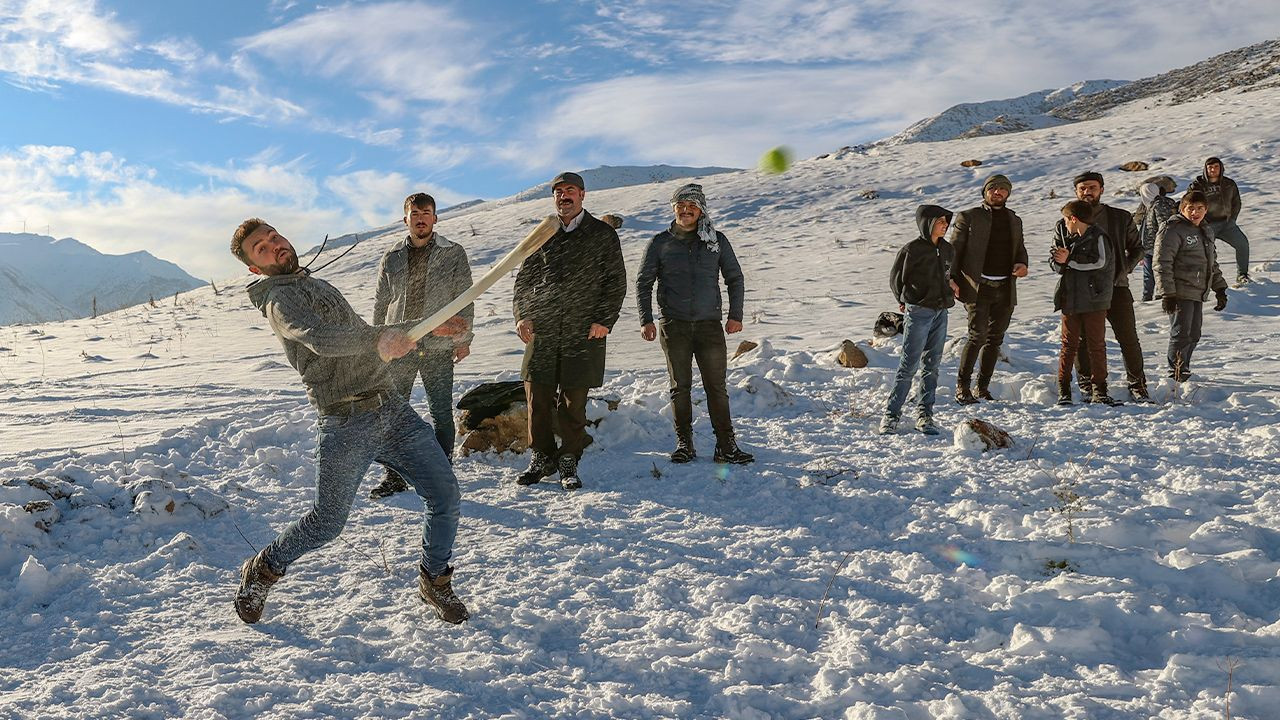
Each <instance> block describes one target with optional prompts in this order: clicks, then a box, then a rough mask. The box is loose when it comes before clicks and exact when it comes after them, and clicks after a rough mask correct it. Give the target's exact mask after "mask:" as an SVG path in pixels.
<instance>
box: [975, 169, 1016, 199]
mask: <svg viewBox="0 0 1280 720" xmlns="http://www.w3.org/2000/svg"><path fill="white" fill-rule="evenodd" d="M993 187H997V188H1004V189H1005V190H1007V191H1008V190H1013V183H1011V182H1009V178H1007V177H1005V176H1004V175H1001V174H999V173H996V174H995V175H992V176H991V177H989V178H987V181H986V182H984V183H982V194H983V195H986V194H987V189H988V188H993Z"/></svg>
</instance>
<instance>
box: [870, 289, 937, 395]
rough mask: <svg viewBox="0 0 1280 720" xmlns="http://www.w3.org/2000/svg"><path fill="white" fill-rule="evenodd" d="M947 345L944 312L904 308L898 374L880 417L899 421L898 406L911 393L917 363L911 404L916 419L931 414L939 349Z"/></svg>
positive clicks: (921, 306) (921, 307)
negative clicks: (916, 385)
mask: <svg viewBox="0 0 1280 720" xmlns="http://www.w3.org/2000/svg"><path fill="white" fill-rule="evenodd" d="M946 341H947V310H946V309H945V308H943V309H941V310H935V309H934V308H928V307H924V306H923V305H908V306H907V311H906V312H905V313H903V326H902V358H901V359H900V360H899V361H898V374H897V375H895V376H894V382H893V392H891V393H889V405H888V406H887V407H886V408H885V409H884V414H885V415H889V416H891V417H895V418H896V417H899V416H900V415H901V414H902V405H903V403H905V402H906V400H907V391H908V390H910V389H911V378H912V377H914V376H915V374H916V368H917V367H918V366H919V365H920V361H921V360H922V359H923V360H924V368H923V369H922V370H921V371H920V389H919V390H918V391H917V393H916V395H915V397H914V398H913V401H914V402H915V404H916V405H917V406H918V407H919V410H918V413H919V414H920V415H932V414H933V400H934V396H936V395H937V391H938V363H939V362H941V361H942V346H943V344H944V343H946Z"/></svg>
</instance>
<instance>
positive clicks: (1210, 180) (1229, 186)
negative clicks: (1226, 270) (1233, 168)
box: [1187, 157, 1250, 286]
mask: <svg viewBox="0 0 1280 720" xmlns="http://www.w3.org/2000/svg"><path fill="white" fill-rule="evenodd" d="M1223 170H1225V168H1224V167H1223V166H1222V159H1221V158H1216V157H1211V158H1209V159H1208V160H1205V161H1204V174H1203V175H1199V176H1197V177H1196V179H1195V180H1192V181H1191V186H1190V187H1189V188H1187V189H1188V190H1199V191H1200V192H1202V193H1204V195H1205V197H1206V198H1208V199H1209V215H1208V217H1206V218H1205V220H1207V221H1208V222H1209V225H1210V226H1211V227H1212V228H1213V234H1214V237H1216V238H1217V239H1219V240H1221V241H1222V242H1224V243H1226V244H1228V245H1230V246H1231V247H1232V248H1234V249H1235V251H1236V285H1237V286H1239V285H1244V284H1246V283H1248V282H1249V281H1250V280H1249V238H1248V237H1246V236H1245V234H1244V231H1243V230H1241V229H1240V226H1239V225H1237V224H1236V218H1238V217H1240V188H1239V187H1238V186H1237V185H1236V181H1235V180H1232V179H1231V178H1229V177H1227V176H1226V175H1223V174H1222V173H1223Z"/></svg>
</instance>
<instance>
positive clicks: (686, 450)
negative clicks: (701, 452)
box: [671, 433, 698, 463]
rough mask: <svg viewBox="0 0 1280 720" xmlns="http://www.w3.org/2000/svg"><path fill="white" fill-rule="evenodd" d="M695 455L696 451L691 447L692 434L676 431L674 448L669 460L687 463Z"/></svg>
mask: <svg viewBox="0 0 1280 720" xmlns="http://www.w3.org/2000/svg"><path fill="white" fill-rule="evenodd" d="M696 457H698V451H697V450H695V449H694V447H693V435H691V434H686V433H676V449H675V450H672V451H671V462H673V463H687V462H689V461H690V460H693V459H694V458H696Z"/></svg>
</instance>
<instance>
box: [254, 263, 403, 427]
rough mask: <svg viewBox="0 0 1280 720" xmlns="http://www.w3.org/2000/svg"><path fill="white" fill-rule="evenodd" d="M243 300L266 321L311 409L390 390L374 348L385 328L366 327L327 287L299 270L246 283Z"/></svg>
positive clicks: (349, 307)
mask: <svg viewBox="0 0 1280 720" xmlns="http://www.w3.org/2000/svg"><path fill="white" fill-rule="evenodd" d="M249 299H250V300H251V301H252V302H253V304H254V306H256V307H257V308H258V309H259V310H261V311H262V315H263V317H265V318H267V321H268V322H270V323H271V329H272V330H273V331H274V332H275V334H276V337H277V338H279V339H280V344H281V345H283V346H284V352H285V355H286V356H288V358H289V364H290V365H292V366H293V367H294V369H295V370H297V371H298V373H299V374H301V375H302V382H303V383H304V384H305V385H306V386H307V397H308V398H310V399H311V404H312V405H315V406H316V408H317V409H324V408H325V407H328V406H330V405H333V404H334V403H337V402H340V401H342V400H345V399H349V398H352V397H357V396H367V395H371V394H373V393H377V392H379V391H382V390H385V389H387V388H389V387H390V385H389V383H388V376H387V363H384V362H382V359H381V358H379V357H378V349H377V347H378V337H379V336H380V335H381V334H382V332H383V330H385V329H386V328H385V327H382V326H371V325H369V324H368V323H366V322H365V321H364V319H363V318H361V317H360V316H359V315H358V314H357V313H356V311H355V310H354V309H352V307H351V304H350V303H348V302H347V300H346V298H344V297H342V293H340V292H338V290H337V289H336V288H334V287H333V286H332V285H330V284H329V283H327V282H325V281H324V280H321V279H319V278H315V277H312V276H311V275H310V274H308V273H307V272H306V271H305V270H304V271H300V272H297V273H294V274H292V275H270V276H267V277H264V278H262V279H260V280H257V281H255V282H253V283H252V284H250V285H249Z"/></svg>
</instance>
